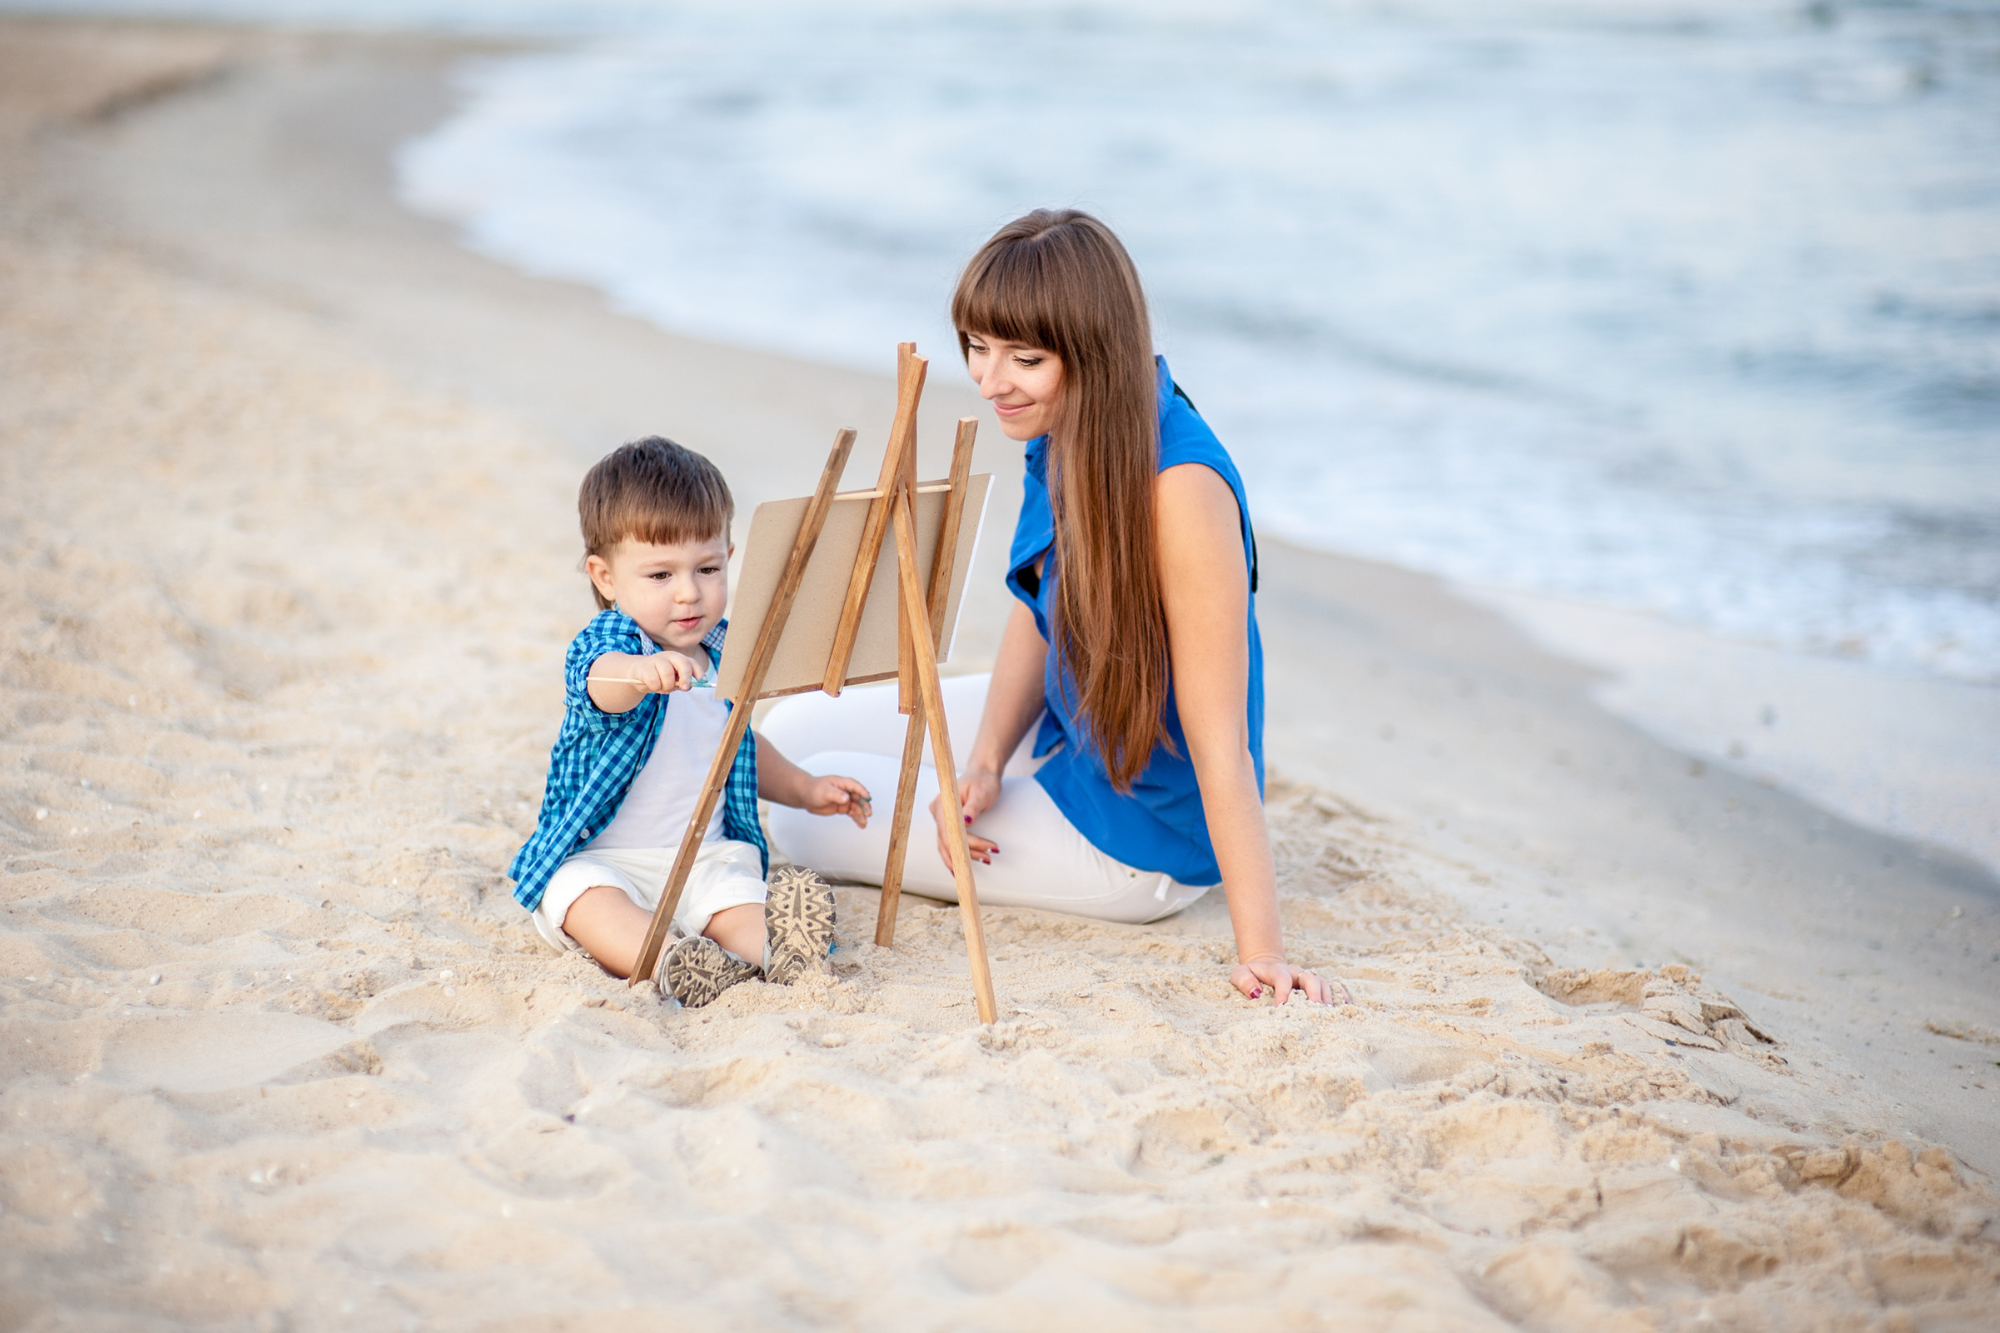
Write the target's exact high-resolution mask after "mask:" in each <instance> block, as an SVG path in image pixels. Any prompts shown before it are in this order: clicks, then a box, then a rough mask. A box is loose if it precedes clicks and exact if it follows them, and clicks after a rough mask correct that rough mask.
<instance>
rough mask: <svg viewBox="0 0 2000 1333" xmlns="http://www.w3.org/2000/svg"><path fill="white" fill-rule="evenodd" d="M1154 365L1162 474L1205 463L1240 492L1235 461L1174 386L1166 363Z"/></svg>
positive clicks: (1181, 389) (1157, 361)
mask: <svg viewBox="0 0 2000 1333" xmlns="http://www.w3.org/2000/svg"><path fill="white" fill-rule="evenodd" d="M1153 363H1154V365H1155V366H1156V367H1157V368H1158V371H1159V411H1160V471H1162V472H1165V471H1166V470H1167V469H1168V468H1170V467H1179V466H1180V465H1181V464H1183V463H1203V464H1206V465H1207V466H1209V467H1211V468H1214V469H1215V470H1216V471H1217V472H1219V473H1221V474H1222V476H1223V478H1224V479H1225V480H1227V481H1228V482H1229V485H1230V489H1231V490H1238V489H1241V486H1242V481H1241V478H1240V477H1239V476H1238V474H1237V471H1236V463H1235V461H1234V460H1233V459H1231V458H1230V457H1229V451H1228V450H1227V449H1225V448H1223V447H1222V441H1221V440H1220V439H1218V438H1217V437H1216V434H1215V431H1214V430H1213V429H1212V428H1210V426H1209V424H1208V422H1207V421H1205V420H1203V419H1202V415H1201V413H1200V412H1199V411H1198V410H1197V409H1196V408H1195V405H1194V399H1193V398H1192V397H1191V396H1190V395H1189V394H1188V391H1187V390H1186V389H1185V388H1184V387H1182V386H1181V385H1180V384H1178V383H1176V382H1175V380H1174V376H1173V372H1172V371H1171V370H1169V369H1168V368H1167V359H1166V358H1165V357H1163V356H1156V357H1154V358H1153Z"/></svg>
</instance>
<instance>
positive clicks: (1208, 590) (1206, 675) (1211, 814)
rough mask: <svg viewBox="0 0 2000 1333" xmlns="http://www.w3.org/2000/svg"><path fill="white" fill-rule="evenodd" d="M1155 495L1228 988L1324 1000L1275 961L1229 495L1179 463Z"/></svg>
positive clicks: (1244, 589) (1242, 578) (1244, 581)
mask: <svg viewBox="0 0 2000 1333" xmlns="http://www.w3.org/2000/svg"><path fill="white" fill-rule="evenodd" d="M1154 496H1155V503H1156V507H1157V513H1156V523H1157V530H1158V532H1159V534H1160V543H1159V560H1160V594H1161V602H1162V605H1163V608H1164V610H1165V612H1166V617H1167V651H1168V654H1169V656H1170V657H1171V658H1172V661H1173V672H1174V698H1175V701H1176V702H1177V703H1178V705H1179V707H1180V722H1181V733H1182V735H1184V736H1185V737H1186V738H1187V745H1188V758H1189V760H1190V761H1191V762H1192V763H1193V764H1194V774H1195V781H1196V783H1197V784H1199V786H1200V788H1201V804H1202V810H1203V813H1204V814H1205V815H1206V816H1207V819H1208V836H1209V839H1210V841H1212V842H1213V843H1214V845H1215V859H1216V862H1217V863H1218V864H1219V865H1220V866H1221V867H1222V891H1223V894H1224V896H1225V897H1226V898H1227V899H1228V902H1229V923H1230V925H1231V926H1232V927H1234V929H1235V932H1236V957H1237V959H1238V965H1237V967H1236V969H1235V971H1234V972H1233V973H1232V974H1231V975H1230V981H1231V982H1233V983H1234V984H1235V985H1236V987H1237V988H1238V989H1239V990H1241V991H1242V992H1243V993H1244V994H1246V995H1248V996H1250V997H1251V998H1252V999H1255V998H1257V997H1258V996H1259V995H1261V994H1262V993H1263V988H1264V987H1265V986H1270V987H1272V988H1273V989H1275V990H1276V991H1277V996H1278V1002H1279V1003H1280V1004H1282V1003H1284V1002H1285V1000H1286V999H1287V998H1289V996H1290V994H1291V990H1292V988H1293V987H1294V986H1296V987H1298V988H1299V989H1301V990H1303V991H1304V992H1305V993H1306V996H1307V998H1309V999H1312V1000H1317V1001H1321V1002H1324V1001H1325V1000H1326V999H1327V988H1326V983H1325V982H1324V981H1322V980H1321V979H1320V978H1319V977H1317V976H1315V975H1314V974H1313V973H1311V972H1307V971H1305V970H1304V969H1302V968H1296V967H1292V966H1291V965H1290V964H1289V963H1287V962H1286V960H1285V942H1284V930H1283V927H1282V926H1281V924H1280V922H1279V919H1278V879H1277V870H1276V867H1275V866H1274V865H1273V863H1272V860H1271V838H1270V833H1269V831H1268V830H1267V829H1266V828H1265V825H1264V803H1263V799H1262V797H1261V796H1260V794H1259V793H1258V790H1257V769H1256V765H1255V763H1254V761H1253V760H1252V759H1251V757H1250V735H1249V729H1248V728H1249V724H1248V721H1247V718H1246V705H1247V703H1248V700H1249V692H1250V648H1249V644H1248V641H1247V638H1246V636H1245V634H1244V626H1245V625H1246V623H1247V622H1248V620H1249V616H1250V575H1249V571H1248V570H1247V569H1246V568H1245V565H1244V560H1243V531H1242V526H1241V523H1242V520H1241V517H1240V515H1239V512H1238V510H1237V505H1236V493H1235V492H1234V491H1232V490H1231V489H1230V488H1229V483H1228V482H1226V481H1224V480H1223V479H1222V477H1221V476H1220V475H1219V474H1217V473H1216V472H1215V471H1214V470H1213V469H1212V468H1208V467H1205V466H1203V465H1202V464H1199V463H1183V464H1181V465H1179V466H1176V467H1170V468H1168V469H1166V470H1165V471H1164V472H1162V473H1160V476H1159V481H1158V483H1157V489H1156V490H1155V492H1154Z"/></svg>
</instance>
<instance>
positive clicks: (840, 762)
mask: <svg viewBox="0 0 2000 1333" xmlns="http://www.w3.org/2000/svg"><path fill="white" fill-rule="evenodd" d="M990 680H991V677H990V676H952V677H948V678H946V679H945V681H944V682H943V684H944V704H945V724H946V727H947V728H948V729H949V731H950V733H951V738H952V745H953V747H954V750H955V751H958V752H961V753H962V751H963V748H964V747H965V746H967V745H970V744H971V743H972V738H973V736H974V735H975V734H977V732H978V730H979V715H980V713H981V711H982V710H983V709H984V708H985V706H986V687H987V684H988V683H989V681H990ZM904 721H905V719H904V718H903V716H902V715H901V714H900V713H898V712H897V711H896V685H895V682H893V681H891V682H888V683H886V684H882V685H863V686H857V687H854V688H850V689H848V690H845V691H843V692H842V693H841V696H840V697H839V698H838V699H835V698H830V697H829V696H827V695H824V694H820V693H817V692H815V693H812V694H799V695H793V696H792V697H791V698H789V699H784V700H781V701H780V702H779V703H777V704H776V705H775V706H773V707H772V709H771V711H770V712H769V713H768V714H766V715H765V718H764V720H763V722H762V723H760V724H759V726H758V728H757V730H758V731H759V733H761V734H762V735H763V736H764V737H766V738H767V739H768V740H770V742H771V743H772V744H773V745H775V746H777V747H778V749H779V750H780V751H782V752H783V753H784V754H785V755H786V756H787V757H788V758H791V759H793V760H794V761H795V762H797V763H798V764H799V766H800V767H801V768H804V769H805V770H806V771H807V772H809V773H812V774H814V775H815V776H818V775H824V774H828V773H839V774H844V775H845V776H847V777H851V778H858V779H860V781H861V782H862V783H863V784H865V785H866V786H867V788H868V790H869V791H870V792H871V793H872V794H873V795H874V797H875V812H874V815H873V817H872V818H870V819H869V821H868V827H867V828H866V829H858V828H856V827H854V822H853V821H852V820H849V819H824V818H820V817H817V816H814V815H809V814H807V813H805V812H804V811H803V810H793V809H790V808H789V807H786V806H773V807H772V808H771V833H772V836H773V838H774V839H775V841H776V842H777V844H778V847H779V848H780V849H781V850H782V851H783V852H784V854H785V855H786V856H787V857H789V858H790V859H791V860H793V861H795V862H797V863H798V864H800V865H804V866H810V867H812V868H813V869H814V870H817V871H819V872H820V873H821V874H823V875H827V876H829V877H832V878H835V879H844V880H852V881H855V882H858V883H863V884H880V883H881V882H882V868H883V865H884V864H885V863H886V861H887V860H888V856H889V825H890V822H891V820H892V819H893V817H894V802H895V799H896V781H897V779H898V777H899V776H900V772H899V769H900V765H901V763H902V755H903V726H904ZM1031 735H1032V733H1031ZM1030 744H1031V742H1030V741H1023V742H1022V744H1021V748H1020V749H1018V750H1016V751H1015V752H1014V755H1013V757H1012V758H1011V759H1010V760H1009V761H1008V763H1007V767H1006V769H1005V770H1004V772H1003V773H1002V775H1001V780H1000V799H999V800H998V801H997V802H995V803H994V805H993V808H992V809H990V810H988V811H986V812H985V813H984V814H982V815H980V816H979V818H978V820H977V821H975V822H974V824H973V825H972V829H973V832H975V833H977V834H979V835H980V836H981V837H984V838H987V839H989V840H990V841H992V842H993V843H994V844H996V845H997V846H998V847H999V849H1000V850H999V851H997V852H995V853H994V854H993V864H992V865H981V864H979V863H978V862H977V861H975V862H973V865H972V878H973V883H974V884H975V885H976V886H977V887H978V889H979V901H980V902H981V903H987V904H991V905H992V906H995V907H1042V908H1047V909H1049V910H1052V911H1057V912H1067V913H1070V914H1071V915H1073V916H1087V917H1092V918H1094V919H1096V920H1099V921H1119V922H1126V923H1133V924H1136V923H1139V922H1145V921H1158V920H1159V919H1160V918H1162V917H1166V916H1172V915H1173V914H1174V913H1175V912H1178V911H1180V910H1181V909H1182V908H1183V907H1186V906H1187V905H1188V904H1189V903H1191V902H1193V901H1194V900H1195V899H1197V898H1199V897H1201V895H1202V894H1204V893H1206V892H1208V886H1201V887H1192V886H1189V885H1186V884H1182V883H1180V882H1178V881H1177V880H1175V879H1173V878H1172V877H1171V876H1168V875H1165V874H1162V873H1160V872H1159V871H1157V870H1136V869H1134V868H1132V867H1131V866H1128V865H1125V864H1124V863H1123V862H1120V861H1117V860H1114V859H1113V858H1111V857H1109V856H1107V855H1105V854H1104V853H1103V852H1101V851H1099V850H1098V849H1097V848H1096V847H1094V846H1092V845H1091V842H1090V840H1089V839H1088V838H1086V837H1084V836H1083V835H1082V834H1081V833H1079V832H1077V830H1076V828H1075V826H1074V825H1072V824H1071V823H1070V822H1069V820H1068V819H1066V818H1064V816H1063V813H1062V811H1061V810H1058V809H1057V808H1056V804H1055V802H1054V801H1052V800H1050V799H1049V795H1048V793H1047V792H1045V791H1043V790H1042V787H1041V784H1040V783H1038V782H1036V781H1035V779H1034V777H1033V776H1032V774H1033V773H1034V770H1035V769H1036V768H1037V767H1039V765H1038V764H1037V763H1036V761H1035V760H1033V759H1031V758H1029V757H1028V750H1029V748H1030ZM930 755H931V750H930V742H929V740H928V739H926V741H925V744H924V757H925V759H926V760H928V759H929V758H930ZM937 792H938V777H937V770H936V769H935V768H933V767H931V765H930V764H929V763H928V762H926V763H925V764H924V766H923V768H922V769H920V770H919V771H918V777H917V805H916V811H915V813H914V814H913V815H912V816H911V819H910V848H909V856H908V859H907V861H906V863H905V865H904V869H903V887H904V888H905V889H907V890H908V891H909V892H911V893H919V894H922V895H923V896H924V897H926V898H942V899H943V900H945V901H946V902H957V901H958V886H957V884H956V883H955V882H954V881H953V879H952V875H951V867H950V866H949V865H947V864H946V863H945V861H944V859H943V857H942V856H941V855H940V853H939V852H938V849H937V825H936V824H935V823H934V822H933V821H932V819H931V817H930V813H929V808H930V803H931V801H932V799H933V798H935V797H936V796H937Z"/></svg>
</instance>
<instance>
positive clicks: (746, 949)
mask: <svg viewBox="0 0 2000 1333" xmlns="http://www.w3.org/2000/svg"><path fill="white" fill-rule="evenodd" d="M593 892H595V890H593ZM579 901H581V900H579ZM627 901H628V902H629V901H630V900H629V899H628V900H627ZM572 910H573V909H572ZM701 933H702V934H704V935H706V936H708V937H709V938H710V939H712V940H714V941H715V942H716V943H717V944H720V945H721V946H722V947H723V948H725V949H727V950H729V952H731V953H733V954H735V955H736V956H737V957H738V958H741V959H742V960H743V961H744V962H746V963H754V964H756V965H757V966H759V967H762V966H763V965H764V904H762V903H738V904H737V905H736V906H734V907H725V908H723V909H722V910H721V911H720V912H717V913H716V914H715V915H714V916H712V917H710V918H709V919H708V927H707V928H706V929H705V930H703V931H702V932H701ZM578 943H582V941H581V940H579V941H578ZM638 954H639V951H638V950H637V949H634V950H633V951H632V956H633V957H634V958H636V957H638ZM627 966H630V964H629V963H628V964H627Z"/></svg>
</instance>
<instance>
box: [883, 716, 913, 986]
mask: <svg viewBox="0 0 2000 1333" xmlns="http://www.w3.org/2000/svg"><path fill="white" fill-rule="evenodd" d="M923 761H924V713H923V710H922V709H921V708H919V709H914V710H912V712H911V715H910V719H909V721H908V722H907V723H906V724H905V725H904V728H903V771H902V775H901V776H900V777H899V778H898V779H897V781H896V814H895V822H893V823H892V824H890V825H889V861H888V864H887V865H885V866H883V867H882V902H881V905H880V906H879V907H877V908H876V909H875V943H877V944H879V945H881V946H882V947H883V948H884V949H887V948H889V947H890V946H892V945H894V944H895V942H896V909H897V908H898V907H900V906H901V905H902V901H903V865H904V863H905V862H907V861H908V860H909V859H910V819H911V816H912V815H913V814H914V813H915V809H916V804H917V768H918V766H919V765H921V764H922V763H923Z"/></svg>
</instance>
